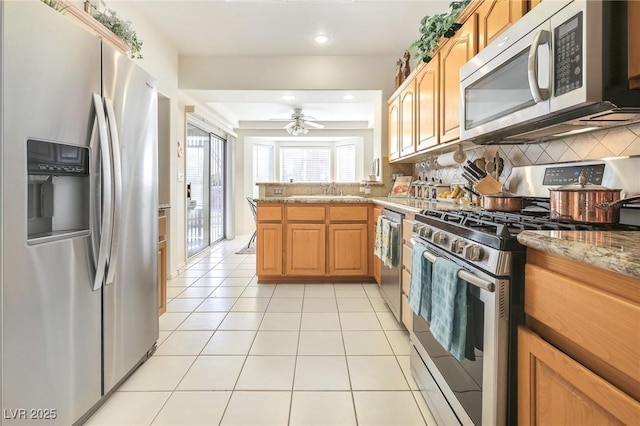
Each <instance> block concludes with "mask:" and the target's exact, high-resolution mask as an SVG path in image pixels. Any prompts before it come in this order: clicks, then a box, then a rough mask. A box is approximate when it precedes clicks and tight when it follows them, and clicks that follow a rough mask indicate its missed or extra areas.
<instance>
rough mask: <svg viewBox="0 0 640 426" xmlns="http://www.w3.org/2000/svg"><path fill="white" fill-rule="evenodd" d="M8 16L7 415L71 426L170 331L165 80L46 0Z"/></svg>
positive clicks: (3, 342) (2, 10)
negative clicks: (165, 325) (163, 253)
mask: <svg viewBox="0 0 640 426" xmlns="http://www.w3.org/2000/svg"><path fill="white" fill-rule="evenodd" d="M0 18H1V37H2V50H1V78H2V83H1V102H2V103H1V104H0V124H1V136H0V137H1V139H0V160H1V161H0V188H1V195H0V223H1V226H0V241H1V246H0V290H1V291H0V301H1V304H0V309H1V315H0V321H1V324H0V326H1V330H2V333H1V334H0V348H1V353H2V369H1V380H2V387H1V391H0V392H1V395H0V396H1V401H2V402H1V404H2V406H1V413H2V419H1V421H2V423H3V424H25V425H26V424H29V425H31V424H38V423H43V424H44V423H46V424H63V425H69V424H73V423H75V422H79V421H82V420H83V419H84V417H83V416H86V415H87V413H89V412H90V411H91V410H92V409H93V408H95V407H96V406H97V405H99V403H100V402H101V401H102V400H103V398H104V395H108V394H109V392H111V391H112V390H113V389H114V388H115V387H117V385H118V384H119V383H120V382H121V381H122V380H123V378H126V376H127V375H128V374H129V373H130V372H131V371H132V370H133V369H135V368H136V367H137V366H138V365H139V364H140V363H141V362H143V361H144V360H145V359H146V358H147V357H148V356H149V354H150V353H151V351H153V349H154V348H155V342H156V340H157V338H158V295H157V242H158V226H157V223H158V222H157V184H156V182H157V177H156V176H157V160H156V157H157V151H156V150H157V144H156V139H157V133H156V132H157V130H156V129H157V123H156V121H157V90H156V86H157V83H156V81H155V80H154V79H153V78H151V77H150V76H149V75H148V74H147V73H145V72H143V71H142V70H141V69H140V68H139V67H138V66H137V65H135V64H134V63H132V62H131V61H130V60H129V59H128V58H127V57H126V56H124V55H122V54H120V53H118V52H116V51H115V50H113V49H112V48H111V47H109V46H107V45H105V44H103V43H102V42H101V40H99V39H98V38H96V37H94V36H93V35H91V34H89V33H87V32H86V31H85V30H83V29H81V28H80V27H79V26H77V25H76V24H75V23H73V22H71V21H70V20H69V18H67V17H66V16H63V15H62V14H61V13H59V12H57V11H55V10H53V9H52V8H50V7H48V6H47V5H45V4H44V3H42V2H40V1H38V0H26V1H2V2H0Z"/></svg>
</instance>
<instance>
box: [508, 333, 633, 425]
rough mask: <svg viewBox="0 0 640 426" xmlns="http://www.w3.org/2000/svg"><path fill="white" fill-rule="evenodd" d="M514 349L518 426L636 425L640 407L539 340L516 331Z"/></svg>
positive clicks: (616, 389)
mask: <svg viewBox="0 0 640 426" xmlns="http://www.w3.org/2000/svg"><path fill="white" fill-rule="evenodd" d="M518 345H519V347H518V363H519V372H520V373H519V375H518V386H519V395H518V396H519V404H518V405H519V406H518V424H519V425H520V426H525V425H531V426H534V425H581V426H589V425H594V426H595V425H621V424H628V425H631V424H636V423H637V422H638V419H640V405H639V404H638V401H636V400H634V399H633V398H632V397H630V396H629V395H627V394H626V393H624V392H622V391H621V390H620V389H618V388H616V387H615V386H614V385H612V384H611V383H609V382H607V381H606V380H604V379H602V378H601V377H600V376H598V375H596V374H594V373H593V372H592V371H591V370H589V369H587V368H585V367H584V366H582V365H581V364H579V363H577V362H576V361H574V360H573V359H572V358H571V357H569V356H567V355H566V354H564V353H563V352H561V351H560V350H558V349H556V348H555V347H554V346H552V345H550V344H549V343H547V342H545V341H544V340H543V339H542V338H540V336H538V335H537V334H535V333H533V332H531V331H529V330H527V329H525V328H523V327H520V328H519V330H518ZM636 362H637V360H636Z"/></svg>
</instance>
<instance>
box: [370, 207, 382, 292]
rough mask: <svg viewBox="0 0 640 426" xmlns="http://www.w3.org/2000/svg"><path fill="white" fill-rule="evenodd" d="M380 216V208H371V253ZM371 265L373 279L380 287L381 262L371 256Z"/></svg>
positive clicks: (376, 257)
mask: <svg viewBox="0 0 640 426" xmlns="http://www.w3.org/2000/svg"><path fill="white" fill-rule="evenodd" d="M381 214H382V207H374V208H373V217H372V225H373V226H372V229H371V252H372V253H373V249H374V244H375V239H376V226H377V224H378V217H380V215H381ZM371 263H372V273H373V278H374V279H375V280H376V282H377V283H378V285H380V277H381V275H382V260H380V258H379V257H378V256H373V255H372V256H371Z"/></svg>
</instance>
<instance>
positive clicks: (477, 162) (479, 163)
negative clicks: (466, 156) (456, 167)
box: [473, 157, 487, 170]
mask: <svg viewBox="0 0 640 426" xmlns="http://www.w3.org/2000/svg"><path fill="white" fill-rule="evenodd" d="M473 164H475V165H476V167H477V168H479V169H480V170H484V168H485V167H486V165H487V160H485V159H484V157H480V158H476V159H475V160H473Z"/></svg>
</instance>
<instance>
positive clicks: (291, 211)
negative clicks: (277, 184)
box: [287, 206, 325, 222]
mask: <svg viewBox="0 0 640 426" xmlns="http://www.w3.org/2000/svg"><path fill="white" fill-rule="evenodd" d="M324 218H325V208H324V206H287V220H288V221H305V222H309V221H324Z"/></svg>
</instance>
